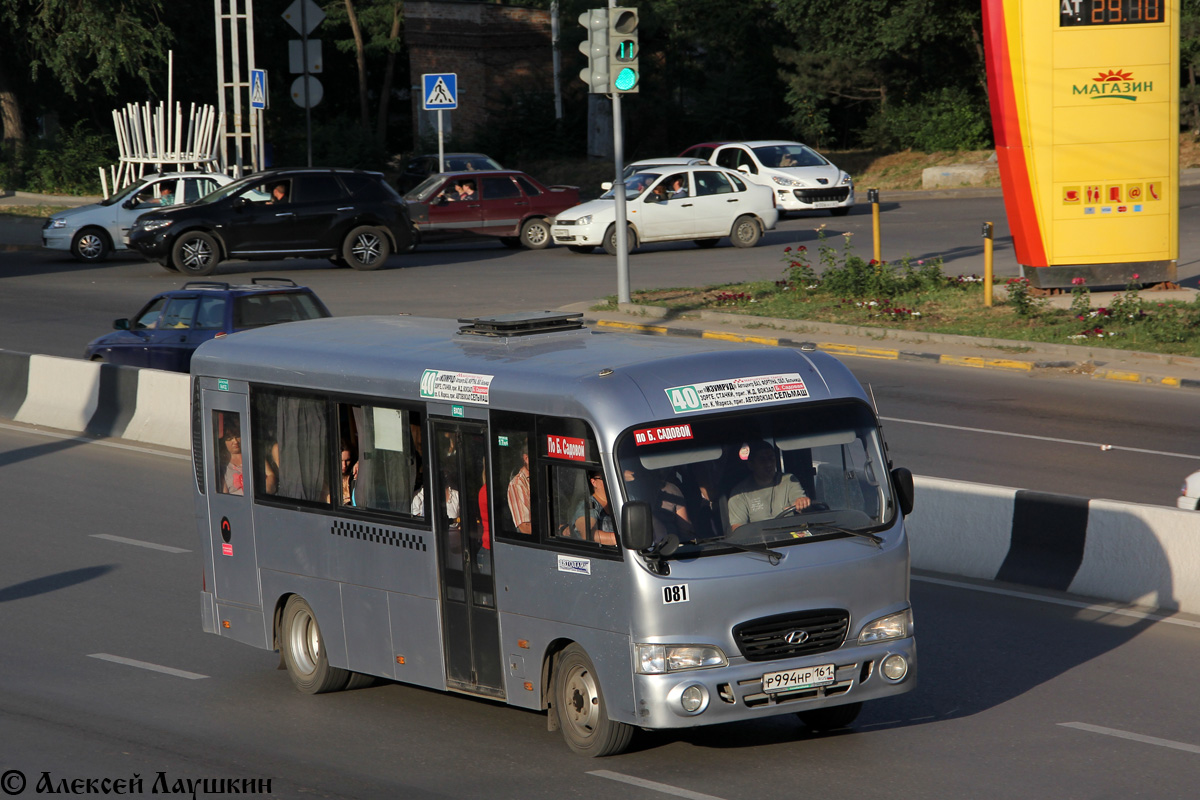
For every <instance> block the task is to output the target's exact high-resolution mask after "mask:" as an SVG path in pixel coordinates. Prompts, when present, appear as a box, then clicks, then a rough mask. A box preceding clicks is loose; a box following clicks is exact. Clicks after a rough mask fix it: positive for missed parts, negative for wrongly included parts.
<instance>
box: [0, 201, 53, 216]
mask: <svg viewBox="0 0 1200 800" xmlns="http://www.w3.org/2000/svg"><path fill="white" fill-rule="evenodd" d="M67 208H69V206H24V205H16V204H13V205H3V206H0V214H4V215H6V216H10V217H38V218H44V217H49V216H53V215H54V214H57V213H58V212H59V211H66V210H67Z"/></svg>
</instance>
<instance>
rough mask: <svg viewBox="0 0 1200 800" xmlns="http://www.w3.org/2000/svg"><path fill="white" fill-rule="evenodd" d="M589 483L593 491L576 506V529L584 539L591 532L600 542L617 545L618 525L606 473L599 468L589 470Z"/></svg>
mask: <svg viewBox="0 0 1200 800" xmlns="http://www.w3.org/2000/svg"><path fill="white" fill-rule="evenodd" d="M587 477H588V483H589V484H591V487H592V493H591V495H590V496H589V497H588V499H587V500H586V501H584V502H582V503H580V504H579V505H577V506H576V507H575V513H574V514H573V515H572V516H573V517H574V518H575V525H574V530H575V532H576V533H577V534H578V536H581V537H582V538H583V539H584V540H588V539H589V538H590V537H589V533H591V534H592V535H593V536H594V537H595V539H594V541H596V542H597V543H598V544H607V545H614V546H615V545H616V543H617V534H616V530H617V526H616V521H615V520H614V518H613V513H612V506H610V505H609V502H608V487H607V486H605V484H604V475H603V474H601V473H600V471H599V470H588V473H587Z"/></svg>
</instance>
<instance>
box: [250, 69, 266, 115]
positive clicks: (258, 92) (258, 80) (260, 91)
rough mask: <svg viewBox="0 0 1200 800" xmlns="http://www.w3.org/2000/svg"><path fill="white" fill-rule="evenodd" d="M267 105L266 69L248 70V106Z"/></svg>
mask: <svg viewBox="0 0 1200 800" xmlns="http://www.w3.org/2000/svg"><path fill="white" fill-rule="evenodd" d="M266 107H267V71H266V70H265V69H252V70H250V108H266Z"/></svg>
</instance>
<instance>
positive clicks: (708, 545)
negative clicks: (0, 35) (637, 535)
mask: <svg viewBox="0 0 1200 800" xmlns="http://www.w3.org/2000/svg"><path fill="white" fill-rule="evenodd" d="M617 466H618V469H620V470H621V472H622V476H623V478H624V487H623V489H624V492H625V497H626V499H627V500H635V501H641V502H645V503H648V504H649V505H650V508H651V513H652V516H653V519H654V534H655V540H656V541H661V540H663V539H665V538H666V537H667V536H668V534H674V535H675V536H677V537H678V539H679V541H680V542H681V546H680V547H679V548H678V549H677V550H675V551H674V554H673V555H672V556H671V557H672V558H688V557H694V556H697V555H711V554H716V553H724V552H730V551H732V550H737V549H744V548H745V547H747V546H749V547H759V548H761V547H769V548H776V547H782V546H787V545H794V544H803V543H806V542H811V541H814V540H823V539H829V538H844V537H847V536H856V535H862V536H865V537H867V538H868V539H871V540H875V541H877V540H876V539H875V536H874V534H873V533H872V531H874V530H879V529H882V528H884V527H885V526H887V525H889V524H891V522H892V521H893V519H894V516H895V513H896V512H895V509H896V504H895V501H894V498H893V496H892V491H891V484H890V481H889V479H888V473H887V461H886V459H885V458H884V455H883V446H882V442H881V439H880V435H879V429H878V425H877V423H876V420H875V416H874V415H873V414H872V413H871V411H870V409H869V408H868V407H867V406H866V405H865V404H863V403H862V402H859V401H838V402H831V403H825V404H820V405H811V406H805V407H802V408H797V407H796V406H788V407H787V408H777V409H772V410H764V411H753V412H743V413H738V414H729V413H726V414H721V415H719V416H707V417H696V418H694V419H690V418H689V419H678V418H677V419H671V420H664V421H661V422H659V423H656V424H652V425H639V426H637V427H636V428H633V429H631V430H628V431H626V432H625V433H624V434H623V435H622V437H621V439H620V441H619V442H618V445H617Z"/></svg>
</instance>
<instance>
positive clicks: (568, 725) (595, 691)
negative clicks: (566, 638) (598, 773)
mask: <svg viewBox="0 0 1200 800" xmlns="http://www.w3.org/2000/svg"><path fill="white" fill-rule="evenodd" d="M554 705H555V710H556V711H557V712H558V721H559V724H560V726H561V727H562V732H563V738H564V739H565V740H566V742H567V747H569V748H571V750H572V751H574V752H575V753H578V754H579V755H581V756H592V757H596V758H598V757H601V756H612V755H616V754H618V753H622V752H624V751H625V748H627V747H629V742H630V741H631V740H632V739H633V726H632V725H627V724H625V723H624V722H614V721H612V720H611V719H609V718H608V708H607V706H605V704H604V695H603V694H602V693H601V692H600V682H599V681H598V680H597V677H596V668H595V667H594V666H592V660H591V659H590V658H588V655H587V653H585V652H584V650H583V648H582V647H580V646H579V645H577V644H572V645H569V646H568V647H567V648H566V649H565V650H563V651H562V654H561V655H560V656H559V657H558V668H557V669H556V670H555V674H554Z"/></svg>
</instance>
